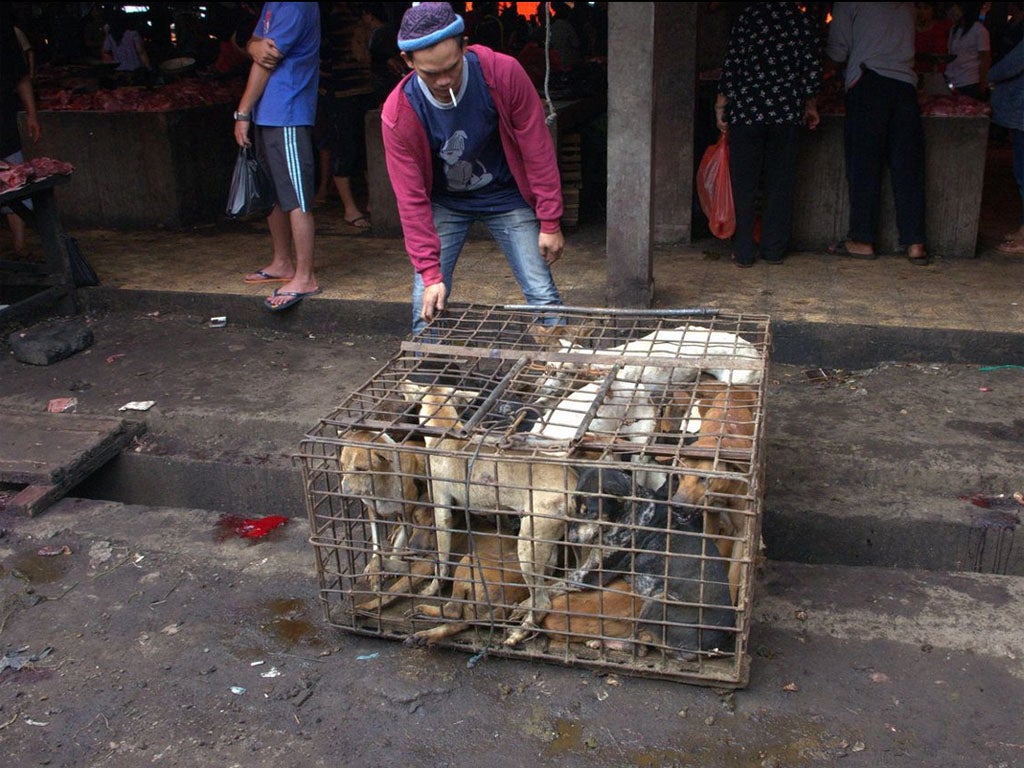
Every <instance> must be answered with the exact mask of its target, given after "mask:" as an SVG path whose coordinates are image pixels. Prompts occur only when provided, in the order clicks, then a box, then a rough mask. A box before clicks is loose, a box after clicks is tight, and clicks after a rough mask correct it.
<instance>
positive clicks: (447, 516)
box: [402, 380, 577, 646]
mask: <svg viewBox="0 0 1024 768" xmlns="http://www.w3.org/2000/svg"><path fill="white" fill-rule="evenodd" d="M402 384H403V393H404V395H405V397H406V398H407V399H408V400H409V401H410V402H415V403H417V404H418V405H419V419H420V424H421V426H422V427H424V428H425V431H426V434H425V436H424V439H425V441H426V444H427V449H428V455H427V474H428V476H429V487H430V499H431V501H432V502H433V504H434V520H435V525H436V528H437V556H438V569H437V575H436V577H435V579H434V581H433V582H432V583H431V585H430V586H429V587H428V588H427V589H426V590H424V594H437V593H438V592H439V591H440V587H441V582H442V581H443V580H444V579H446V578H447V576H448V573H449V568H450V565H449V562H448V560H449V553H450V552H451V528H452V522H451V519H452V509H453V508H455V507H458V508H463V509H465V510H467V512H469V513H470V514H485V512H486V511H490V510H511V511H513V512H516V513H517V514H518V515H520V528H519V538H518V543H517V551H518V555H519V565H520V568H521V569H522V575H523V579H524V581H525V583H526V587H527V589H528V590H529V592H528V596H527V598H526V599H525V600H524V602H523V605H522V606H521V607H520V610H521V612H522V614H523V618H522V624H521V626H519V627H517V628H516V629H514V630H513V631H512V632H510V633H509V635H508V637H507V638H506V639H505V644H506V645H509V646H515V645H518V644H519V643H521V642H522V641H523V640H525V639H526V638H527V637H528V636H529V635H530V634H531V633H532V632H534V631H536V629H537V626H538V622H539V621H540V619H541V618H542V617H543V615H544V613H545V612H546V611H547V609H548V606H549V605H550V602H551V598H550V590H551V580H550V578H549V573H550V571H551V569H552V567H553V566H554V565H555V562H556V560H557V557H558V551H559V547H560V544H561V542H562V539H563V537H564V534H565V520H566V518H567V516H568V513H569V505H570V498H571V497H572V494H573V492H574V491H575V488H576V479H577V478H576V473H575V471H574V470H573V469H572V468H571V467H569V466H566V465H561V464H557V463H549V462H540V461H530V460H528V459H527V457H523V458H521V459H519V460H515V459H513V458H512V457H513V456H514V454H512V452H507V453H503V454H502V457H508V459H507V460H505V459H503V458H502V457H498V456H496V453H497V449H496V448H495V447H494V446H490V445H487V444H484V443H480V442H474V441H470V440H468V439H464V438H461V437H450V436H447V435H445V436H441V437H439V436H437V435H436V433H437V432H442V433H450V432H452V431H459V430H461V429H462V427H463V424H462V422H461V420H460V419H459V413H458V410H457V409H456V407H455V402H456V401H460V402H461V401H462V400H468V401H471V400H473V399H474V398H475V397H476V396H478V394H479V393H478V392H475V391H474V392H469V393H460V392H459V391H458V390H456V389H455V388H453V387H449V386H439V385H424V384H417V383H415V382H412V381H408V380H406V381H404V382H403V383H402ZM431 432H433V433H435V434H430V433H431Z"/></svg>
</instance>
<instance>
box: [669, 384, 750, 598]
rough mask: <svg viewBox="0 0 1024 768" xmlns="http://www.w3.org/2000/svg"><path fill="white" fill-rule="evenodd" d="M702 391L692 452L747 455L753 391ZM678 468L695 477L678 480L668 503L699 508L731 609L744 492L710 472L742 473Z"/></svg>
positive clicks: (694, 462)
mask: <svg viewBox="0 0 1024 768" xmlns="http://www.w3.org/2000/svg"><path fill="white" fill-rule="evenodd" d="M702 386H703V387H704V390H703V391H704V393H705V394H706V395H707V396H706V397H705V398H704V399H703V400H702V401H701V404H700V411H701V415H700V418H701V425H700V431H699V432H698V436H697V440H696V442H694V443H693V445H692V447H694V448H704V449H708V450H711V451H716V452H717V451H718V450H722V449H725V450H739V451H753V448H754V429H755V424H754V421H755V413H754V409H755V407H756V405H757V392H756V391H755V390H753V389H750V388H745V387H728V386H726V385H724V384H720V385H718V386H717V387H716V386H715V385H714V384H711V383H705V384H703V385H702ZM683 466H684V467H685V468H686V469H688V470H696V472H687V473H686V474H684V475H682V478H681V480H680V482H679V486H678V487H677V488H676V490H675V494H674V495H673V500H674V501H678V502H682V503H684V504H689V505H691V506H700V507H703V508H704V532H705V533H706V534H708V535H709V536H711V537H713V538H714V540H715V543H716V544H717V545H718V549H719V551H720V552H721V553H722V556H723V557H725V558H728V559H729V560H730V563H729V593H730V596H731V597H732V602H733V605H735V604H736V599H737V596H738V594H739V582H740V575H741V572H742V568H741V563H740V557H739V556H737V557H735V558H734V557H733V555H734V554H735V555H740V554H741V553H739V552H736V551H735V544H736V543H737V542H736V539H737V538H738V537H741V536H742V534H743V533H744V530H745V526H744V522H745V518H746V517H748V516H749V503H748V502H747V500H746V499H745V496H746V495H747V493H748V491H749V488H748V485H747V482H746V481H744V480H739V479H737V478H730V477H723V476H721V475H720V474H715V473H721V472H734V473H742V472H744V469H743V468H742V467H740V466H739V465H737V464H734V463H732V462H726V461H721V460H719V459H717V458H686V459H684V460H683ZM729 510H733V511H729Z"/></svg>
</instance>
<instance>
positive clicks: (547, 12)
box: [540, 3, 558, 125]
mask: <svg viewBox="0 0 1024 768" xmlns="http://www.w3.org/2000/svg"><path fill="white" fill-rule="evenodd" d="M540 7H541V8H543V9H544V101H545V102H546V103H547V105H548V116H547V119H546V121H547V124H548V125H554V124H555V118H556V117H557V116H558V115H557V113H556V112H555V105H554V103H553V102H552V101H551V90H550V88H549V87H548V85H549V83H550V81H551V8H550V6H549V5H548V4H547V3H541V5H540Z"/></svg>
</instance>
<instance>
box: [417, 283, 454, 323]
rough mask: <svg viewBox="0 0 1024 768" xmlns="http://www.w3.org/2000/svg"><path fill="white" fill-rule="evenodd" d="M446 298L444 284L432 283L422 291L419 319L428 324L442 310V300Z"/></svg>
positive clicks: (446, 290) (446, 293) (446, 292)
mask: <svg viewBox="0 0 1024 768" xmlns="http://www.w3.org/2000/svg"><path fill="white" fill-rule="evenodd" d="M447 296H448V289H447V288H445V287H444V283H443V282H440V283H434V284H433V285H428V286H427V287H426V288H424V289H423V306H422V307H421V308H420V317H422V318H423V319H424V320H426V321H427V322H428V323H429V322H430V321H431V320H433V319H434V317H435V316H436V315H438V314H439V313H440V312H441V311H442V310H443V309H444V300H445V298H446V297H447Z"/></svg>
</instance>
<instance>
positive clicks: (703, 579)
mask: <svg viewBox="0 0 1024 768" xmlns="http://www.w3.org/2000/svg"><path fill="white" fill-rule="evenodd" d="M576 504H577V508H576V511H575V516H574V519H573V520H571V521H570V523H569V525H568V530H567V535H566V539H567V541H569V542H570V543H571V544H576V545H578V546H580V547H582V548H583V549H584V551H585V553H586V554H585V556H584V557H583V558H581V564H580V565H579V567H578V568H577V569H576V570H575V571H574V572H573V573H572V574H570V575H569V577H568V578H567V581H568V582H569V583H570V584H572V585H573V586H577V587H586V586H598V587H601V586H603V585H604V584H605V583H608V582H610V581H611V580H612V579H615V578H624V579H626V580H627V581H628V582H629V584H630V587H631V589H632V590H633V591H634V592H635V593H637V594H638V595H640V596H641V597H642V598H643V600H644V607H643V610H642V611H641V613H640V617H639V621H638V625H637V636H638V638H639V639H640V640H641V641H642V642H648V643H650V644H652V645H656V646H659V647H662V648H664V649H666V650H668V651H670V652H671V653H672V654H673V655H675V656H676V657H678V658H680V659H682V660H691V659H693V658H694V657H695V656H696V655H697V654H698V653H702V652H728V651H729V650H731V649H732V647H733V645H734V641H735V638H734V636H733V632H732V630H733V628H734V627H735V624H736V615H735V611H734V610H733V607H732V602H731V600H730V596H729V584H728V575H727V573H726V568H725V565H724V563H723V560H722V557H721V554H720V553H719V551H718V549H717V547H716V546H715V543H714V540H713V539H711V538H710V537H705V536H703V535H702V534H701V533H700V530H699V528H698V526H697V525H696V524H695V523H694V521H693V520H691V519H690V517H689V516H688V515H687V514H684V510H683V509H682V508H678V507H676V506H674V505H670V504H668V503H667V500H666V499H664V498H658V497H656V496H655V494H653V493H651V491H649V490H647V489H646V488H645V487H644V486H642V485H639V484H635V483H634V481H633V479H632V478H631V477H630V476H629V475H628V474H626V473H625V472H623V471H621V470H618V469H612V468H610V467H601V468H587V469H585V470H583V471H582V472H581V473H580V480H579V486H578V493H577V496H576Z"/></svg>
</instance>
